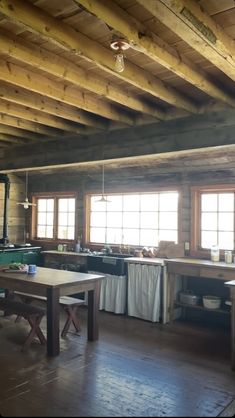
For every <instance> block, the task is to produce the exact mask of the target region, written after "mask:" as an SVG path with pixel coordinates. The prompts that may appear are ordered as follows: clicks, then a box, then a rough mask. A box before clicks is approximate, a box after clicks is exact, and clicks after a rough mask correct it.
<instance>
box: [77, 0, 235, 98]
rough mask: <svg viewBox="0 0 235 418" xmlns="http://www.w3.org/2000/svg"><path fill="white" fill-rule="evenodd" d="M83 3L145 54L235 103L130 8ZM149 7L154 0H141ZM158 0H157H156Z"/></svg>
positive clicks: (106, 0) (102, 0)
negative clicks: (132, 14)
mask: <svg viewBox="0 0 235 418" xmlns="http://www.w3.org/2000/svg"><path fill="white" fill-rule="evenodd" d="M74 1H75V3H78V4H82V5H83V6H84V7H85V8H86V9H87V10H88V11H89V12H91V13H93V14H95V15H96V16H97V17H98V18H100V19H101V20H103V21H104V22H106V23H107V24H108V25H110V26H111V27H112V28H114V29H115V30H117V31H118V32H120V33H122V34H123V35H124V37H125V38H126V39H127V40H128V41H129V43H130V44H131V45H133V46H134V47H136V46H137V48H138V50H140V51H141V52H143V53H144V54H145V55H147V56H148V57H150V58H151V59H153V60H154V61H156V62H157V63H159V64H161V65H163V66H164V67H166V68H167V69H168V70H170V71H173V72H174V73H175V74H177V75H178V76H179V77H181V78H183V79H184V80H186V81H188V82H189V83H191V84H193V85H194V86H196V87H197V88H199V89H200V90H202V91H204V93H207V94H208V95H209V96H211V97H213V98H215V99H219V100H222V101H223V102H225V103H227V104H229V105H231V106H235V98H234V97H232V96H230V95H229V94H228V93H226V92H225V91H224V90H223V89H222V88H220V87H218V86H217V85H216V84H215V83H214V82H213V81H212V80H210V77H209V76H208V75H207V74H206V73H205V72H204V71H202V70H201V69H200V68H199V67H198V66H196V65H195V64H193V63H191V62H189V60H186V58H185V57H184V56H182V55H180V54H179V53H178V52H176V50H175V49H174V48H172V47H170V46H169V45H168V44H167V43H166V42H163V40H162V39H160V38H159V37H158V36H156V35H155V34H154V33H152V32H150V31H149V30H148V29H147V28H146V26H144V25H143V24H141V23H140V22H138V21H137V20H136V19H134V18H133V17H132V16H130V15H129V14H128V13H127V12H125V11H124V10H123V9H121V8H120V7H119V6H118V5H116V4H115V3H114V2H111V1H110V0H92V2H91V1H90V0H74ZM140 3H141V4H144V6H145V7H146V8H147V9H148V8H149V5H150V4H151V2H148V1H146V0H145V1H142V0H140ZM155 3H156V1H155Z"/></svg>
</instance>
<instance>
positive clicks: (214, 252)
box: [211, 245, 220, 261]
mask: <svg viewBox="0 0 235 418" xmlns="http://www.w3.org/2000/svg"><path fill="white" fill-rule="evenodd" d="M219 256H220V254H219V247H218V245H212V247H211V261H219Z"/></svg>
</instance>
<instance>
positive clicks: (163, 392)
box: [0, 308, 235, 417]
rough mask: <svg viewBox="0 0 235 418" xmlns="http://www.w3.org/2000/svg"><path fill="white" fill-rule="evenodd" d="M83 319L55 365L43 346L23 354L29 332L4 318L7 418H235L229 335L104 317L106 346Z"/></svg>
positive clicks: (0, 330)
mask: <svg viewBox="0 0 235 418" xmlns="http://www.w3.org/2000/svg"><path fill="white" fill-rule="evenodd" d="M80 312H81V318H82V333H81V336H78V335H76V334H73V333H69V334H68V337H67V338H66V339H65V340H61V351H62V352H61V355H60V356H59V357H57V358H54V359H50V358H47V357H46V355H45V353H46V349H45V348H44V347H42V346H40V345H39V344H38V343H37V342H36V341H35V343H33V344H32V346H31V348H30V350H29V352H28V353H22V352H21V351H20V350H21V344H22V342H23V341H24V338H25V336H26V334H27V331H28V328H27V327H26V325H25V324H24V322H21V323H20V324H15V323H14V321H13V318H7V319H6V318H3V317H1V318H0V342H1V344H0V413H1V414H2V415H3V416H5V417H10V416H17V417H18V416H19V417H22V416H25V417H28V416H39V417H42V416H48V417H55V416H57V417H59V416H68V417H69V416H79V417H81V416H82V417H105V416H110V417H122V416H128V417H133V416H141V417H142V416H143V417H156V416H159V417H164V416H169V417H171V416H172V417H174V416H180V417H185V416H195V417H199V416H201V417H214V416H219V415H220V414H224V416H234V415H233V413H234V408H233V409H231V405H233V404H234V399H235V373H234V372H232V371H231V370H230V341H229V332H228V331H227V332H224V331H222V330H220V329H217V330H211V329H208V328H207V327H202V326H200V327H199V326H196V325H193V326H192V324H191V323H181V322H178V321H177V322H175V324H173V325H161V324H153V323H150V322H146V321H142V320H138V319H135V318H128V317H125V316H118V315H114V314H108V313H106V312H100V314H99V321H100V339H99V341H98V342H87V340H86V313H87V311H86V308H82V309H80ZM42 328H43V329H44V330H45V323H43V325H42ZM226 408H227V409H226ZM229 408H230V409H229ZM226 411H228V414H227V415H226ZM221 416H223V415H221Z"/></svg>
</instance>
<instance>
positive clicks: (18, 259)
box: [0, 252, 22, 264]
mask: <svg viewBox="0 0 235 418" xmlns="http://www.w3.org/2000/svg"><path fill="white" fill-rule="evenodd" d="M10 263H22V254H21V253H20V252H9V253H2V254H0V264H10Z"/></svg>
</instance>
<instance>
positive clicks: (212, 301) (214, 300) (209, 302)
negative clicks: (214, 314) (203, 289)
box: [202, 295, 221, 309]
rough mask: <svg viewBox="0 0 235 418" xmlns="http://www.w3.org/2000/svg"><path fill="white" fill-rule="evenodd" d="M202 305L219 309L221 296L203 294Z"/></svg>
mask: <svg viewBox="0 0 235 418" xmlns="http://www.w3.org/2000/svg"><path fill="white" fill-rule="evenodd" d="M202 300H203V306H204V307H205V308H207V309H219V308H220V305H221V298H220V297H218V296H210V295H206V296H203V298H202Z"/></svg>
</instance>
